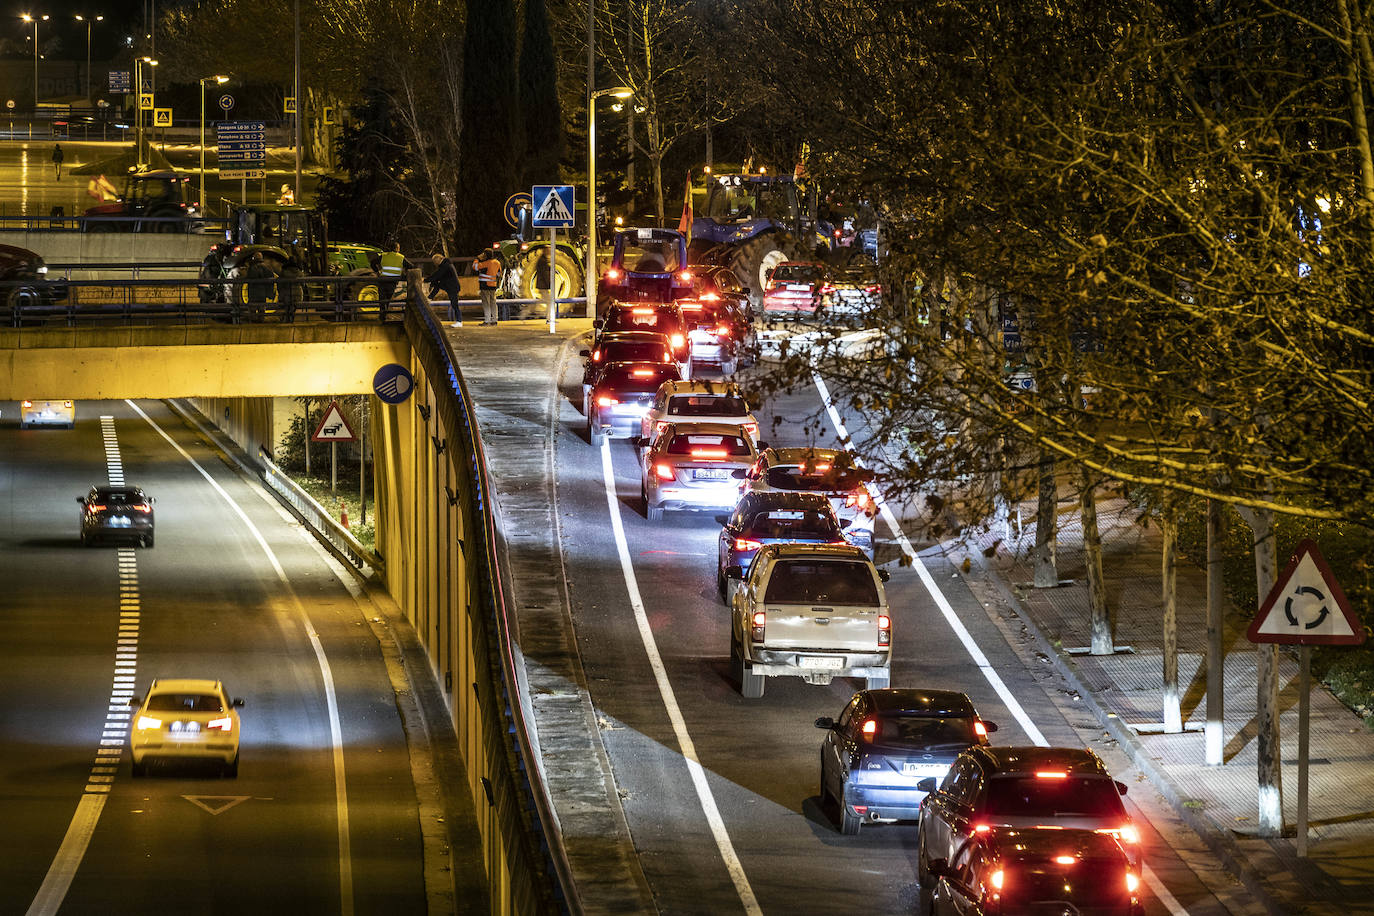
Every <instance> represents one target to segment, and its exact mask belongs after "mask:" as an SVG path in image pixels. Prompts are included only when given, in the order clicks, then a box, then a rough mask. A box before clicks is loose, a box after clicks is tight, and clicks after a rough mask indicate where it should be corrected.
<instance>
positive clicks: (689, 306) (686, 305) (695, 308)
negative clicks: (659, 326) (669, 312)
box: [677, 299, 702, 312]
mask: <svg viewBox="0 0 1374 916" xmlns="http://www.w3.org/2000/svg"><path fill="white" fill-rule="evenodd" d="M677 307H678V308H680V309H682V310H683V311H684V312H699V311H701V308H702V306H701V303H700V302H689V301H687V300H686V299H679V300H678V303H677Z"/></svg>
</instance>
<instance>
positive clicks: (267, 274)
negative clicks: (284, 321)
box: [244, 251, 277, 321]
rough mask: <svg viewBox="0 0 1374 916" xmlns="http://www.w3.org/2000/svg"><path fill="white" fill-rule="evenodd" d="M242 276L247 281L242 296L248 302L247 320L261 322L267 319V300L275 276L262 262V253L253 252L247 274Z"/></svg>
mask: <svg viewBox="0 0 1374 916" xmlns="http://www.w3.org/2000/svg"><path fill="white" fill-rule="evenodd" d="M244 276H245V277H246V278H247V280H248V283H247V286H248V289H247V291H246V293H245V295H244V298H245V299H247V300H248V320H249V321H262V320H263V319H264V318H266V317H267V300H268V299H270V298H271V296H272V286H273V283H274V281H275V280H276V279H277V275H276V274H275V273H273V271H272V268H270V267H268V266H267V262H266V261H265V260H263V257H262V252H261V251H255V252H253V255H252V257H250V258H249V259H248V272H247V273H246V274H245V275H244Z"/></svg>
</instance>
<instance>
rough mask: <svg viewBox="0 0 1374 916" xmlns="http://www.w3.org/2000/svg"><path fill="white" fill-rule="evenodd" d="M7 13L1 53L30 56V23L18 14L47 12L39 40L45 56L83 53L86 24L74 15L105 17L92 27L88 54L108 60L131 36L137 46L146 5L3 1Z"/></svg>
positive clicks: (137, 0)
mask: <svg viewBox="0 0 1374 916" xmlns="http://www.w3.org/2000/svg"><path fill="white" fill-rule="evenodd" d="M4 6H5V7H7V8H8V10H7V12H8V14H7V15H6V16H5V17H4V18H5V20H6V22H5V24H4V26H3V28H0V37H3V39H4V40H3V50H4V56H6V57H10V58H14V57H31V56H32V54H33V25H32V23H28V22H24V21H23V19H21V18H20V16H21V14H23V13H28V14H30V15H31V16H42V15H43V14H45V13H46V14H47V15H48V16H49V17H50V18H49V20H48V21H47V22H41V23H39V27H38V42H39V46H40V50H41V51H42V53H43V55H44V56H45V57H52V58H57V59H65V60H78V59H82V58H85V56H86V25H85V23H82V22H77V21H76V18H75V17H76V15H77V14H81V15H83V16H90V17H94V16H104V17H105V19H104V21H103V22H96V23H94V24H93V25H92V27H91V56H92V57H93V58H95V59H96V60H109V59H111V58H113V57H114V56H115V55H117V54H118V53H120V51H121V49H124V48H127V45H126V44H125V41H126V39H128V38H129V37H133V39H134V43H135V45H136V46H137V44H138V42H139V41H140V40H141V36H142V31H143V22H144V15H145V13H146V12H147V9H146V8H147V4H146V3H144V2H142V0H9V2H8V3H6V4H4Z"/></svg>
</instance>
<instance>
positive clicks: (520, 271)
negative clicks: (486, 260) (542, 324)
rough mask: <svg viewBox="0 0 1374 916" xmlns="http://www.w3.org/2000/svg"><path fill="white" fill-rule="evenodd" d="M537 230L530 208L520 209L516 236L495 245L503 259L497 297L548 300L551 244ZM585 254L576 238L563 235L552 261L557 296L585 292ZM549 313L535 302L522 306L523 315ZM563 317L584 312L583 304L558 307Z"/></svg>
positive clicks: (561, 296) (576, 295)
mask: <svg viewBox="0 0 1374 916" xmlns="http://www.w3.org/2000/svg"><path fill="white" fill-rule="evenodd" d="M537 231H538V230H536V229H534V228H533V227H532V225H531V213H530V210H529V208H528V207H525V208H522V209H521V210H520V228H519V229H517V230H516V233H515V237H514V238H509V239H504V240H502V241H500V242H497V243H496V244H495V245H494V246H493V247H494V248H495V250H496V255H497V257H498V258H499V259H500V261H501V265H502V270H501V288H500V291H499V292H498V294H497V295H498V296H499V297H500V298H504V299H547V298H548V295H549V243H548V240H547V239H541V238H536V237H535V233H536V232H537ZM584 262H585V253H584V252H583V251H582V248H581V246H579V245H578V244H577V243H576V241H574V239H573V238H571V237H570V236H567V235H560V237H559V239H558V248H557V254H556V256H555V257H554V263H553V284H554V287H553V291H554V297H555V298H557V299H575V298H577V297H578V296H581V295H583V294H584V293H585V292H586V287H585V285H584V278H585V277H586V275H587V274H586V269H585V268H584V266H583V265H584ZM541 311H543V313H544V314H545V315H546V316H547V314H548V310H547V308H546V307H544V306H541V305H538V304H533V305H527V306H523V307H522V308H521V309H520V313H521V315H522V316H524V317H536V316H538V315H539V314H540V312H541ZM558 313H559V315H560V316H568V315H577V314H581V307H580V306H577V305H573V304H570V303H564V304H562V305H560V306H559V309H558Z"/></svg>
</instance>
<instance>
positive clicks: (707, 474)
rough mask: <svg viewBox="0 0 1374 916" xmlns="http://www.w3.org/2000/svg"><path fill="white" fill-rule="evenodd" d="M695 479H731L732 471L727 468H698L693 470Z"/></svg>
mask: <svg viewBox="0 0 1374 916" xmlns="http://www.w3.org/2000/svg"><path fill="white" fill-rule="evenodd" d="M692 479H693V480H729V479H730V472H729V471H727V470H726V469H725V468H696V469H695V470H693V471H692Z"/></svg>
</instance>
